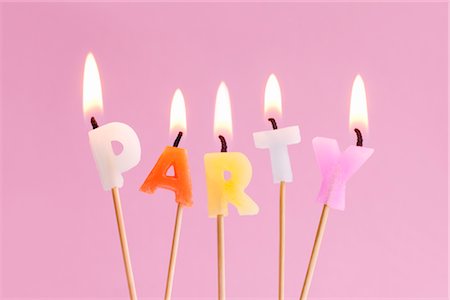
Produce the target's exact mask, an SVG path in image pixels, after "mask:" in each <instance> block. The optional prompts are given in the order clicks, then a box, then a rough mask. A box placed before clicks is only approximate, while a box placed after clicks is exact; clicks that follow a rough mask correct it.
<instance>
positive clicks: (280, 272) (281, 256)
mask: <svg viewBox="0 0 450 300" xmlns="http://www.w3.org/2000/svg"><path fill="white" fill-rule="evenodd" d="M285 191H286V183H285V182H284V181H281V182H280V249H279V251H280V253H279V261H278V299H279V300H284V260H285V259H284V258H285V256H284V252H285V250H284V248H285V247H284V245H285V238H286V234H285V215H286V213H285V201H284V195H285Z"/></svg>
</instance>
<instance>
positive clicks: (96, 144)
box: [83, 53, 141, 300]
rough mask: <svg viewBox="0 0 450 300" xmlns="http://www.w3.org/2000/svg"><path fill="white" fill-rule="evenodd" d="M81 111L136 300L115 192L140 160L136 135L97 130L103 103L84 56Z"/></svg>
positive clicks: (90, 59) (92, 66) (120, 128)
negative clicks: (88, 123) (118, 148)
mask: <svg viewBox="0 0 450 300" xmlns="http://www.w3.org/2000/svg"><path fill="white" fill-rule="evenodd" d="M83 111H84V115H85V116H90V117H91V124H92V128H93V129H92V130H91V131H89V143H90V145H91V150H92V155H93V156H94V160H95V163H96V165H97V170H98V172H99V174H100V179H101V182H102V185H103V188H104V189H105V190H111V192H112V197H113V201H114V210H115V213H116V220H117V227H118V229H119V238H120V245H121V247H122V256H123V261H124V264H125V272H126V276H127V283H128V291H129V295H130V299H131V300H136V299H137V295H136V288H135V284H134V276H133V270H132V268H131V260H130V253H129V251H128V242H127V236H126V232H125V224H124V220H123V214H122V205H121V203H120V195H119V188H120V187H122V186H123V177H122V173H123V172H125V171H127V170H129V169H131V168H133V167H134V166H136V165H137V164H138V162H139V160H140V158H141V146H140V143H139V139H138V137H137V134H136V132H134V130H133V129H132V128H131V127H130V126H128V125H126V124H123V123H119V122H112V123H109V124H106V125H103V126H100V127H99V126H98V124H97V121H96V120H95V118H94V117H93V115H94V114H96V113H101V112H103V100H102V87H101V82H100V74H99V72H98V67H97V63H96V62H95V58H94V55H92V53H89V54H88V55H87V57H86V62H85V65H84V77H83ZM113 142H119V143H120V144H122V151H121V152H120V153H119V154H116V153H114V149H113V146H112V143H113Z"/></svg>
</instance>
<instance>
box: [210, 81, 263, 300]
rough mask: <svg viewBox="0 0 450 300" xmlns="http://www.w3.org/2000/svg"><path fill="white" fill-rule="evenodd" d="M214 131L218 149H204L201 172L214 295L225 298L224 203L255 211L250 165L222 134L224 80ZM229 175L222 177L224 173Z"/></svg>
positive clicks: (227, 122) (225, 125)
mask: <svg viewBox="0 0 450 300" xmlns="http://www.w3.org/2000/svg"><path fill="white" fill-rule="evenodd" d="M214 133H215V134H216V135H218V136H219V139H220V141H221V143H222V149H221V152H220V153H206V154H205V157H204V160H205V173H206V187H207V190H208V215H209V217H212V218H217V260H218V299H219V300H225V239H224V218H223V217H224V216H226V215H228V203H231V204H233V205H234V206H235V207H236V208H237V210H238V213H239V214H240V215H256V214H257V213H258V211H259V208H258V205H257V204H256V203H255V202H254V201H253V200H252V199H251V198H250V197H249V196H248V195H247V194H246V193H245V191H244V190H245V188H246V187H247V185H248V184H249V183H250V180H251V178H252V165H251V164H250V161H249V160H248V158H247V156H245V155H244V154H242V153H240V152H227V150H228V149H227V142H226V140H225V136H226V135H227V136H228V137H231V135H232V121H231V107H230V96H229V94H228V89H227V86H226V85H225V83H223V82H222V83H221V84H220V86H219V89H218V91H217V97H216V107H215V112H214ZM227 172H228V173H229V178H226V176H225V175H226V173H227Z"/></svg>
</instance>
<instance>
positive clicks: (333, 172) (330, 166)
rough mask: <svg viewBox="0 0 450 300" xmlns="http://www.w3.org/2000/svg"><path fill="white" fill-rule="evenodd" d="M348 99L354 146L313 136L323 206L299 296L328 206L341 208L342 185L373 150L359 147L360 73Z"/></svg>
mask: <svg viewBox="0 0 450 300" xmlns="http://www.w3.org/2000/svg"><path fill="white" fill-rule="evenodd" d="M350 102H351V103H350V128H353V129H354V131H355V132H356V136H357V142H356V146H350V147H348V148H347V149H346V150H345V151H344V152H342V153H341V152H340V150H339V146H338V143H337V141H336V140H334V139H328V138H322V137H316V138H314V139H313V148H314V152H315V153H316V159H317V162H318V164H319V168H320V172H321V174H322V184H321V187H320V191H319V195H318V197H317V201H318V202H319V203H322V204H323V210H322V215H321V216H320V222H319V227H318V228H317V233H316V238H315V241H314V246H313V250H312V253H311V258H310V260H309V264H308V270H307V272H306V276H305V281H304V283H303V288H302V293H301V295H300V300H306V299H308V293H309V289H310V287H311V281H312V276H313V273H314V269H315V266H316V263H317V257H318V255H319V249H320V244H321V242H322V238H323V234H324V232H325V225H326V223H327V219H328V212H329V207H332V208H334V209H338V210H344V209H345V185H346V183H347V181H348V180H349V179H350V177H351V176H352V175H353V174H354V173H356V171H357V170H358V169H359V168H360V167H361V166H362V165H363V164H364V163H365V162H366V161H367V159H369V157H370V156H371V155H372V153H373V151H374V150H373V149H371V148H365V147H363V138H362V134H361V131H360V128H361V129H367V128H368V118H367V104H366V92H365V88H364V82H363V80H362V78H361V76H360V75H357V76H356V78H355V80H354V82H353V88H352V97H351V101H350Z"/></svg>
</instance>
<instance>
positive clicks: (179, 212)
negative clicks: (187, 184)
mask: <svg viewBox="0 0 450 300" xmlns="http://www.w3.org/2000/svg"><path fill="white" fill-rule="evenodd" d="M182 220H183V206H182V205H181V204H178V208H177V216H176V219H175V228H174V229H173V239H172V250H171V252H170V263H169V272H168V274H167V281H166V294H165V296H164V299H165V300H170V299H171V298H172V286H173V276H174V274H175V264H176V261H177V253H178V242H179V240H180V231H181V221H182Z"/></svg>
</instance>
